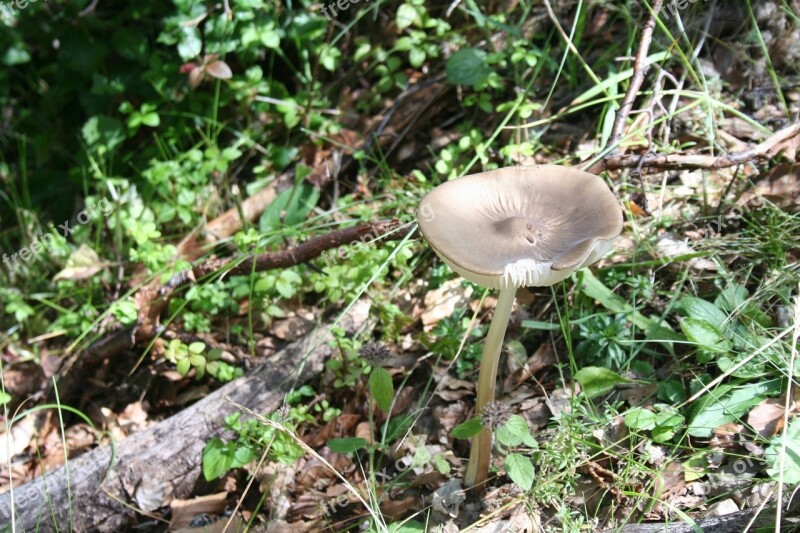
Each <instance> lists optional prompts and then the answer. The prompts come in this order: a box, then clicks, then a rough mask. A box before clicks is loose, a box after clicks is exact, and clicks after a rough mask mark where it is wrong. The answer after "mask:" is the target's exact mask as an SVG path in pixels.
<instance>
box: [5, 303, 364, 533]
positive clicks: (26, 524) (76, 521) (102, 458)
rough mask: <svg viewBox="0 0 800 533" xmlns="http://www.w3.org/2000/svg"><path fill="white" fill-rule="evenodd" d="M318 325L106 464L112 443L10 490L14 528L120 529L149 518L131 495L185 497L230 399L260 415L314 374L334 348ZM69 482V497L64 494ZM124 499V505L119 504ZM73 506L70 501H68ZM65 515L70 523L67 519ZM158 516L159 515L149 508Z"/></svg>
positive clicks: (348, 318) (350, 319) (132, 441)
mask: <svg viewBox="0 0 800 533" xmlns="http://www.w3.org/2000/svg"><path fill="white" fill-rule="evenodd" d="M368 315H369V304H368V303H366V302H358V303H356V304H355V305H354V306H353V307H352V308H351V309H350V311H349V312H348V313H346V314H345V315H344V316H343V317H342V319H341V320H340V322H339V324H338V325H339V326H340V327H342V328H344V329H345V331H347V332H349V333H354V332H357V331H359V330H360V329H361V328H362V327H363V326H364V325H365V324H366V323H367V319H368ZM328 330H329V327H325V326H323V327H320V328H318V329H317V330H316V332H314V333H312V334H309V335H308V336H306V337H305V338H304V339H301V340H299V341H297V342H295V343H293V344H291V345H289V346H288V347H286V348H284V349H283V350H281V351H280V352H278V353H277V354H276V355H275V356H274V357H271V358H270V359H269V360H268V361H267V362H266V363H264V364H263V365H261V366H259V367H258V368H256V369H254V370H253V371H252V372H251V373H249V374H248V375H246V376H244V377H242V378H239V379H237V380H235V381H232V382H230V383H228V384H227V385H225V386H223V387H222V388H220V389H218V390H216V391H215V392H213V393H212V394H210V395H208V396H207V397H205V398H204V399H202V400H200V401H199V402H197V403H195V404H193V405H192V406H190V407H188V408H186V409H184V410H183V411H181V412H180V413H178V414H176V415H175V416H172V417H170V418H168V419H166V420H163V421H161V422H159V423H157V424H155V425H154V426H152V427H150V428H148V429H146V430H144V431H141V432H139V433H135V434H133V435H131V436H130V437H128V438H126V439H124V440H123V441H121V442H119V443H117V449H116V458H115V460H114V464H113V466H112V468H110V469H109V464H110V463H111V458H112V450H111V447H110V446H103V447H99V448H96V449H94V450H92V451H90V452H87V453H85V454H84V455H81V456H80V457H78V458H76V459H73V460H71V461H70V462H69V464H68V467H69V474H68V473H67V469H66V467H64V466H62V467H60V468H58V469H56V470H54V471H52V472H49V473H48V474H47V475H46V476H43V477H39V478H37V479H35V480H33V481H31V482H29V483H27V484H25V485H23V486H21V487H18V488H16V489H14V499H15V506H14V510H15V518H16V524H15V526H16V528H17V530H19V531H34V530H35V531H40V532H45V531H54V530H55V526H56V525H57V526H58V529H59V530H61V531H64V530H71V531H99V532H107V531H108V532H110V531H122V530H127V529H128V528H129V527H131V526H132V525H134V524H135V523H137V522H139V523H141V522H143V521H149V520H153V518H148V517H147V516H145V515H143V514H137V513H136V512H134V511H133V509H132V508H136V507H137V497H138V498H139V500H141V499H142V498H143V497H145V495H147V498H148V499H150V500H152V499H154V498H155V499H156V500H157V501H158V502H160V503H161V504H162V505H169V501H171V499H172V498H186V497H188V496H190V495H191V493H192V490H193V489H194V487H195V483H196V482H197V480H198V478H199V476H200V475H201V472H200V463H201V455H202V451H203V447H204V446H205V443H206V442H207V441H208V440H209V439H211V438H212V437H214V436H218V435H220V433H222V431H223V429H224V419H225V416H226V415H228V414H230V413H232V412H234V407H233V406H232V405H231V402H235V403H238V404H240V405H243V406H245V407H247V408H249V409H252V410H255V411H257V412H260V413H270V412H272V411H274V410H276V409H278V408H279V406H280V405H281V402H282V401H283V398H284V395H285V394H286V393H287V392H288V391H289V390H290V389H291V387H292V386H293V385H296V384H299V383H303V382H307V381H309V380H310V379H312V378H313V377H315V376H316V375H318V374H319V373H320V372H321V370H322V367H323V362H324V360H325V359H326V358H327V357H329V356H330V355H331V354H332V353H333V349H332V348H330V347H329V346H328V343H327V339H328V337H327V336H326V334H327V332H328ZM68 484H69V488H70V494H68V491H67V485H68ZM123 502H124V504H127V505H123ZM70 503H71V505H70ZM9 509H11V497H10V493H8V492H7V493H5V494H2V495H0V524H5V523H10V522H11V515H10V513H9ZM70 514H71V520H70ZM149 514H150V515H156V516H157V513H152V512H151V513H149Z"/></svg>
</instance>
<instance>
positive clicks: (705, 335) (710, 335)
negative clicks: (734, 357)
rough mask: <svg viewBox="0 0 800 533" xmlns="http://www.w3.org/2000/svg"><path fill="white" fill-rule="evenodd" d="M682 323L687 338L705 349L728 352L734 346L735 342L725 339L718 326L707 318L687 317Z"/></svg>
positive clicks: (714, 351)
mask: <svg viewBox="0 0 800 533" xmlns="http://www.w3.org/2000/svg"><path fill="white" fill-rule="evenodd" d="M680 325H681V329H682V330H683V332H684V333H685V334H686V338H687V339H689V340H690V341H691V342H694V343H696V344H697V345H698V347H699V348H701V349H703V350H706V351H708V352H713V353H728V352H729V351H730V350H731V348H733V343H731V341H729V340H727V339H725V337H724V336H723V335H722V332H721V331H720V330H719V329H718V328H717V326H715V325H714V324H712V323H711V322H709V321H707V320H704V319H700V318H692V317H686V318H684V319H682V320H681V322H680Z"/></svg>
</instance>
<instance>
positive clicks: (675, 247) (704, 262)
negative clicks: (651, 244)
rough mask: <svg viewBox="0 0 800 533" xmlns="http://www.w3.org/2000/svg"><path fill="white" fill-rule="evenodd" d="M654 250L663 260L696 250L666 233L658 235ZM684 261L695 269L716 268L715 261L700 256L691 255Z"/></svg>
mask: <svg viewBox="0 0 800 533" xmlns="http://www.w3.org/2000/svg"><path fill="white" fill-rule="evenodd" d="M656 250H657V252H658V255H659V256H660V257H661V258H662V259H664V260H665V261H670V260H673V259H676V258H678V257H683V256H686V255H691V254H695V253H697V250H694V249H693V248H692V247H691V246H689V244H688V243H687V242H686V241H679V240H677V239H675V238H674V237H672V236H671V235H666V234H665V235H662V236H661V237H659V239H658V242H656ZM686 263H688V264H689V266H690V267H692V268H693V269H695V270H711V271H716V270H717V265H716V263H714V262H713V261H711V260H710V259H703V258H702V257H693V258H691V259H688V260H687V261H686Z"/></svg>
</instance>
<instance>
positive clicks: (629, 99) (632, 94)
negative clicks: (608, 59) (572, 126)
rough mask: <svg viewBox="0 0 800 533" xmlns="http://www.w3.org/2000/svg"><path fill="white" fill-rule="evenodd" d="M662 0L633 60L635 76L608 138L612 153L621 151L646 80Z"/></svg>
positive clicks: (649, 20) (656, 3) (655, 8)
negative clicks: (648, 54) (632, 112)
mask: <svg viewBox="0 0 800 533" xmlns="http://www.w3.org/2000/svg"><path fill="white" fill-rule="evenodd" d="M662 1H663V0H654V1H653V6H652V8H651V9H652V10H651V12H650V18H648V19H647V22H646V23H645V25H644V28H643V29H642V38H641V39H640V40H639V50H638V52H637V53H636V59H635V60H634V62H633V76H632V77H631V83H630V85H628V90H627V92H626V93H625V98H623V100H622V104H620V106H619V110H618V111H617V116H616V118H615V119H614V127H613V128H612V129H611V136H610V137H609V138H608V144H607V145H606V148H607V147H609V146H615V148H614V149H613V150H612V152H611V154H612V155H613V154H616V153H618V152H619V147H618V146H617V145H618V144H619V142H620V141H621V140H622V137H623V135H624V134H625V123H626V121H627V120H628V115H630V112H631V109H633V103H634V101H635V100H636V96H638V94H639V89H640V88H641V86H642V82H643V81H644V74H645V70H646V69H645V61H646V59H647V53H648V52H649V51H650V43H651V42H652V41H653V29H654V28H655V27H656V19H657V18H658V13H659V12H660V11H661V3H662Z"/></svg>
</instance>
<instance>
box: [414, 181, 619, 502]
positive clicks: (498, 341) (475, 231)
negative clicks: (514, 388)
mask: <svg viewBox="0 0 800 533" xmlns="http://www.w3.org/2000/svg"><path fill="white" fill-rule="evenodd" d="M417 220H418V221H419V227H420V231H421V232H422V234H423V236H424V237H425V238H426V239H427V241H428V242H429V243H430V245H431V248H433V250H434V251H435V252H436V253H437V255H439V257H441V259H442V260H443V261H444V262H445V263H447V264H448V265H449V266H450V268H452V269H453V270H454V271H456V272H457V273H459V274H461V276H463V277H464V278H466V279H468V280H470V281H472V282H473V283H476V284H478V285H480V286H482V287H486V288H490V289H500V295H499V297H498V300H497V306H496V308H495V312H494V317H493V319H492V322H491V325H490V326H489V332H488V334H487V335H486V341H485V345H484V349H483V358H482V360H481V369H480V373H479V376H478V391H477V393H478V398H477V404H476V413H478V414H480V413H482V411H483V408H484V406H485V405H486V404H487V403H489V402H491V401H494V396H495V382H496V381H497V368H498V365H499V361H500V352H501V350H502V346H503V337H504V336H505V332H506V328H507V326H508V320H509V317H510V315H511V307H512V305H513V303H514V297H515V296H516V292H517V288H519V287H545V286H549V285H553V284H555V283H557V282H559V281H561V280H563V279H565V278H567V277H568V276H569V275H570V274H571V273H572V272H574V271H576V270H578V269H580V268H583V267H585V266H587V265H590V264H592V263H594V262H595V261H597V260H598V259H600V258H601V257H603V255H605V254H606V253H607V252H608V251H609V250H610V249H611V245H612V241H613V239H614V238H615V237H616V236H617V235H619V234H620V232H621V231H622V209H621V208H620V205H619V203H618V202H617V199H616V196H615V195H614V193H612V192H611V190H610V189H609V188H608V186H607V185H606V184H605V182H604V181H603V180H602V179H601V178H599V177H598V176H595V175H593V174H588V173H586V172H583V171H580V170H576V169H572V168H567V167H561V166H556V165H539V166H517V167H507V168H501V169H498V170H492V171H489V172H481V173H479V174H473V175H470V176H465V177H463V178H459V179H456V180H453V181H448V182H446V183H442V184H441V185H439V186H438V187H436V188H435V189H433V190H432V191H431V192H429V193H428V194H427V195H426V196H425V197H424V198H423V199H422V201H421V202H420V205H419V209H418V211H417ZM491 446H492V434H491V430H490V429H488V428H484V429H482V430H481V432H480V433H479V434H478V435H476V436H475V437H473V439H472V450H471V451H470V456H469V462H468V463H467V471H466V475H465V483H466V485H467V486H468V487H474V486H477V485H481V484H482V483H484V482H485V481H486V477H487V475H488V473H489V462H490V458H491Z"/></svg>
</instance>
